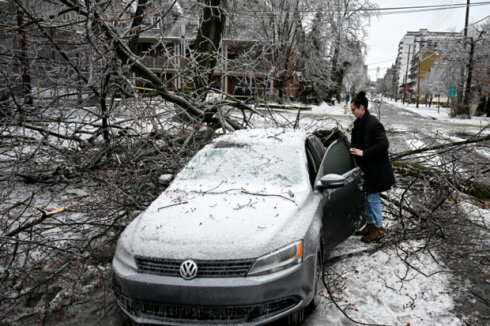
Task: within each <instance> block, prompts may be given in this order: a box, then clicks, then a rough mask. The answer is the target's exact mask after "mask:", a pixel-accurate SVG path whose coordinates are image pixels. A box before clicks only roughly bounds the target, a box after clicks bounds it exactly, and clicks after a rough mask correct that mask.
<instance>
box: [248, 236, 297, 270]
mask: <svg viewBox="0 0 490 326" xmlns="http://www.w3.org/2000/svg"><path fill="white" fill-rule="evenodd" d="M302 260H303V241H297V242H295V243H293V244H290V245H289V246H286V247H284V248H281V249H279V250H276V251H274V252H271V253H270V254H268V255H265V256H262V257H260V258H257V260H256V261H255V263H254V264H253V265H252V267H251V268H250V271H249V272H248V274H247V275H248V276H258V275H264V274H270V273H274V272H277V271H280V270H283V269H286V268H288V267H291V266H294V265H296V264H299V263H301V262H302Z"/></svg>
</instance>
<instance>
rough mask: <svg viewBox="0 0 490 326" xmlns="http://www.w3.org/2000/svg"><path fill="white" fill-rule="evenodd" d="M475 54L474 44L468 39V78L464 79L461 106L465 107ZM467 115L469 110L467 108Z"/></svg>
mask: <svg viewBox="0 0 490 326" xmlns="http://www.w3.org/2000/svg"><path fill="white" fill-rule="evenodd" d="M474 53H475V42H474V41H473V39H471V38H470V57H469V59H468V76H467V77H466V87H465V90H464V99H463V105H464V106H465V107H467V106H468V105H469V104H470V95H471V80H472V77H473V61H474V60H473V56H474ZM468 113H469V108H468Z"/></svg>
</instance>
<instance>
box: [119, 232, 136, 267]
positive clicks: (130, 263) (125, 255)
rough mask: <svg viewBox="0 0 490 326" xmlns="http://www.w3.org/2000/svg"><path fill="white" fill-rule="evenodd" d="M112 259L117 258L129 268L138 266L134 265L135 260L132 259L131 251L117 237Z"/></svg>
mask: <svg viewBox="0 0 490 326" xmlns="http://www.w3.org/2000/svg"><path fill="white" fill-rule="evenodd" d="M114 259H117V260H119V262H121V263H122V264H124V265H126V266H127V267H129V268H131V269H134V270H137V269H138V266H136V261H135V260H134V255H133V254H132V253H131V251H130V250H129V249H128V248H126V246H125V245H124V244H123V240H122V239H119V241H118V242H117V247H116V253H115V254H114Z"/></svg>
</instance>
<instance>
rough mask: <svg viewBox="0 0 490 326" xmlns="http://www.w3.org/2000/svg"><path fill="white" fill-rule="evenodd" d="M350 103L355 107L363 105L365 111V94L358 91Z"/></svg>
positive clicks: (366, 100)
mask: <svg viewBox="0 0 490 326" xmlns="http://www.w3.org/2000/svg"><path fill="white" fill-rule="evenodd" d="M352 103H354V106H355V107H359V106H360V105H361V104H362V105H364V108H365V109H366V110H367V108H368V104H369V103H368V99H367V97H366V92H364V91H360V92H359V93H357V95H356V97H354V99H353V100H352Z"/></svg>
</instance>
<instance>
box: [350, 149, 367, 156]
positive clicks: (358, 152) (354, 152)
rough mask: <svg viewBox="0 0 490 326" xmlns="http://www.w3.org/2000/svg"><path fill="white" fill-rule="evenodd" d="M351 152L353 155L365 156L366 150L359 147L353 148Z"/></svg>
mask: <svg viewBox="0 0 490 326" xmlns="http://www.w3.org/2000/svg"><path fill="white" fill-rule="evenodd" d="M350 153H351V154H352V155H356V156H364V152H363V151H362V150H360V149H357V148H351V149H350Z"/></svg>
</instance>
